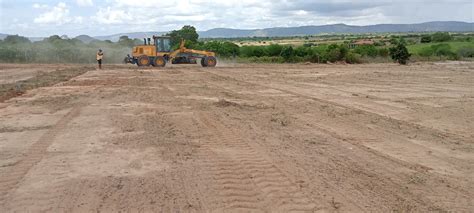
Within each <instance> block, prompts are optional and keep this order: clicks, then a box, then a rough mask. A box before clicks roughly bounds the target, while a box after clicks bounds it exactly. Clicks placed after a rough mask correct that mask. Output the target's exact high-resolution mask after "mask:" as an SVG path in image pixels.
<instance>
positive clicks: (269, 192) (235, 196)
mask: <svg viewBox="0 0 474 213" xmlns="http://www.w3.org/2000/svg"><path fill="white" fill-rule="evenodd" d="M198 117H199V118H198V119H199V121H198V123H200V125H202V126H203V128H204V131H207V132H208V134H209V135H210V137H211V140H209V141H205V142H203V144H202V145H201V151H202V152H201V154H200V158H201V159H203V161H202V162H201V163H202V167H204V168H206V169H204V171H205V173H207V174H206V175H205V176H206V178H210V179H211V180H212V181H213V190H214V191H215V193H214V194H215V195H216V196H215V197H214V199H213V200H214V203H211V204H210V205H211V206H215V207H217V209H218V210H219V211H221V210H222V211H225V210H242V211H262V212H265V211H268V210H269V209H270V210H278V211H285V212H292V211H303V212H310V211H313V210H314V209H315V207H316V205H315V204H313V203H312V201H311V200H310V199H309V198H308V197H306V196H305V195H304V194H303V193H302V192H301V191H300V189H299V188H298V186H297V185H296V184H295V183H293V182H291V180H290V179H289V178H288V177H287V176H286V175H285V173H283V172H282V171H281V170H280V169H279V168H278V167H276V166H275V165H274V164H273V163H272V162H271V161H269V160H267V159H266V158H265V155H264V154H263V153H261V152H260V151H258V150H257V149H255V148H254V147H251V146H250V145H249V144H248V143H246V142H245V141H244V140H243V139H241V138H240V137H239V136H237V135H236V134H234V133H233V132H232V131H231V130H230V129H228V128H227V127H225V126H224V125H222V124H220V122H219V121H218V120H217V119H213V118H212V117H213V116H212V115H207V114H204V113H200V114H199V116H198Z"/></svg>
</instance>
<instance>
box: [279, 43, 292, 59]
mask: <svg viewBox="0 0 474 213" xmlns="http://www.w3.org/2000/svg"><path fill="white" fill-rule="evenodd" d="M280 56H281V57H283V58H284V59H285V61H288V62H289V61H291V58H293V57H294V56H295V50H294V49H293V47H292V46H286V47H284V48H283V50H282V51H281V54H280Z"/></svg>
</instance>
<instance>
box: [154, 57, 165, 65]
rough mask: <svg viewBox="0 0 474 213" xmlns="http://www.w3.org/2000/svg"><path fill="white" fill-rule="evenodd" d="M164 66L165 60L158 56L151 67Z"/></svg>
mask: <svg viewBox="0 0 474 213" xmlns="http://www.w3.org/2000/svg"><path fill="white" fill-rule="evenodd" d="M165 65H166V60H165V58H164V57H162V56H158V57H156V58H155V60H154V61H153V66H155V67H164V66H165Z"/></svg>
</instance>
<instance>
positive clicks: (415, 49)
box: [407, 41, 474, 55]
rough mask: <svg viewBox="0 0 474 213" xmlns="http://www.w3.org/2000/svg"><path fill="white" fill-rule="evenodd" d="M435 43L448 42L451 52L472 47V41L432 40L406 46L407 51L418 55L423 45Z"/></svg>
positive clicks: (473, 42)
mask: <svg viewBox="0 0 474 213" xmlns="http://www.w3.org/2000/svg"><path fill="white" fill-rule="evenodd" d="M437 44H449V45H450V46H451V50H452V51H453V52H457V51H458V50H459V49H460V48H462V47H472V48H474V41H450V42H433V43H424V44H414V45H409V46H407V48H408V51H409V52H410V53H412V54H415V55H418V53H419V52H420V51H421V50H422V49H423V48H425V47H430V46H431V45H437Z"/></svg>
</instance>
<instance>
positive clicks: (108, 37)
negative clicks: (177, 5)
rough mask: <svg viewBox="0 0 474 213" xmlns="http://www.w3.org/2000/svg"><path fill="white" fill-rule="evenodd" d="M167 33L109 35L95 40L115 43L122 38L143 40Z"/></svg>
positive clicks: (96, 37) (97, 37)
mask: <svg viewBox="0 0 474 213" xmlns="http://www.w3.org/2000/svg"><path fill="white" fill-rule="evenodd" d="M166 33H167V32H133V33H119V34H114V35H108V36H95V37H94V38H95V39H98V40H102V41H105V40H111V41H113V42H116V41H118V40H119V38H120V36H128V37H129V38H131V39H136V38H138V39H142V38H145V37H151V36H153V35H163V34H166Z"/></svg>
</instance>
